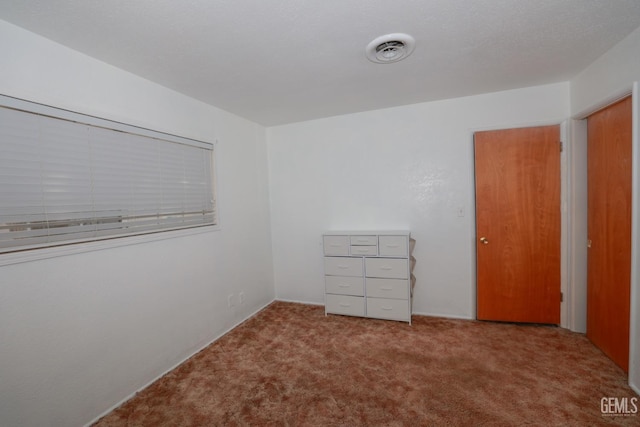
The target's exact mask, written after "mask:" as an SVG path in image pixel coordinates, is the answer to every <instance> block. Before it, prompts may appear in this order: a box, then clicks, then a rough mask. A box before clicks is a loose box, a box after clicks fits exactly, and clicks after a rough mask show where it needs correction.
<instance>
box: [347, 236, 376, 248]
mask: <svg viewBox="0 0 640 427" xmlns="http://www.w3.org/2000/svg"><path fill="white" fill-rule="evenodd" d="M351 244H352V245H358V246H373V245H377V244H378V236H351Z"/></svg>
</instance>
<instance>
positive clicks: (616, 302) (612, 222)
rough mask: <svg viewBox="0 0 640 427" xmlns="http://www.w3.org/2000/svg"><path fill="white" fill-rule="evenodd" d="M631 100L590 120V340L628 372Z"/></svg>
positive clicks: (588, 327) (588, 170) (588, 306)
mask: <svg viewBox="0 0 640 427" xmlns="http://www.w3.org/2000/svg"><path fill="white" fill-rule="evenodd" d="M631 117H632V112H631V97H629V98H625V99H624V100H622V101H620V102H618V103H616V104H614V105H611V106H609V107H607V108H605V109H604V110H601V111H599V112H597V113H594V114H593V115H591V116H589V118H588V119H587V132H588V135H587V140H588V149H587V155H588V161H587V179H588V182H587V185H588V190H587V194H588V208H587V216H588V225H587V227H588V239H589V241H590V244H589V245H588V246H589V249H588V267H587V337H588V338H589V339H590V340H591V341H592V342H593V343H594V344H595V345H596V346H598V347H599V348H600V349H602V351H603V352H604V353H605V354H607V355H608V356H609V357H610V358H611V359H612V360H613V361H614V362H615V363H616V364H618V365H619V366H620V367H621V368H622V369H624V370H625V371H628V369H629V310H630V308H629V306H630V297H629V292H630V285H631Z"/></svg>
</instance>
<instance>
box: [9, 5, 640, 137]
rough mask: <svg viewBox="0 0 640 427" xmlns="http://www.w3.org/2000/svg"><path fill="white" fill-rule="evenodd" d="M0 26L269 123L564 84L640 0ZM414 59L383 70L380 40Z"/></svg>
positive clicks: (174, 14)
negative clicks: (404, 41)
mask: <svg viewBox="0 0 640 427" xmlns="http://www.w3.org/2000/svg"><path fill="white" fill-rule="evenodd" d="M0 19H3V20H5V21H7V22H11V23H13V24H15V25H18V26H21V27H23V28H25V29H27V30H30V31H32V32H35V33H37V34H40V35H42V36H44V37H47V38H49V39H51V40H54V41H57V42H59V43H61V44H63V45H66V46H68V47H70V48H72V49H75V50H78V51H80V52H83V53H85V54H87V55H90V56H92V57H95V58H97V59H100V60H102V61H104V62H107V63H110V64H112V65H115V66H117V67H119V68H122V69H125V70H127V71H130V72H132V73H135V74H137V75H139V76H142V77H145V78H147V79H149V80H152V81H155V82H157V83H159V84H162V85H164V86H166V87H169V88H172V89H174V90H176V91H179V92H181V93H183V94H186V95H189V96H191V97H194V98H197V99H199V100H202V101H204V102H207V103H209V104H212V105H215V106H217V107H220V108H222V109H225V110H227V111H230V112H233V113H235V114H238V115H240V116H243V117H246V118H248V119H250V120H253V121H255V122H257V123H260V124H263V125H267V126H269V125H277V124H284V123H290V122H296V121H302V120H308V119H314V118H319V117H326V116H332V115H338V114H345V113H351V112H357V111H364V110H371V109H377V108H384V107H390V106H396V105H404V104H411V103H416V102H423V101H432V100H437V99H444V98H453V97H458V96H465V95H473V94H478V93H485V92H492V91H498V90H506V89H512V88H518V87H526V86H533V85H538V84H546V83H553V82H558V81H565V80H568V79H570V78H571V77H573V76H574V75H575V74H577V73H578V72H579V71H581V70H582V69H584V68H585V67H586V66H587V65H588V64H589V63H591V62H592V61H593V60H595V59H596V58H597V57H598V56H600V55H601V54H603V53H604V52H605V51H606V50H607V49H609V48H610V47H611V46H613V45H614V44H615V43H616V42H618V41H619V40H621V39H622V38H624V37H625V36H626V35H627V34H629V33H630V32H632V31H633V30H634V29H635V28H637V27H638V26H640V0H323V1H312V0H306V1H303V0H181V1H176V0H136V1H132V0H109V1H107V0H2V1H1V2H0ZM395 32H404V33H408V34H410V35H412V36H413V37H414V38H415V39H416V48H415V51H414V52H413V54H412V55H411V56H410V57H409V58H407V59H406V60H404V61H401V62H397V63H393V64H374V63H371V62H369V61H368V60H367V59H366V58H365V54H364V49H365V47H366V45H367V44H368V43H369V42H370V41H371V40H372V39H374V38H376V37H378V36H380V35H383V34H387V33H395Z"/></svg>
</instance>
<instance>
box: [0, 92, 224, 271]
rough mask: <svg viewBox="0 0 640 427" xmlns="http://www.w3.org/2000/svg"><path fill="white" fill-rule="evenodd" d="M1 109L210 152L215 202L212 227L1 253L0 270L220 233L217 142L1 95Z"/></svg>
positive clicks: (197, 227) (158, 231)
mask: <svg viewBox="0 0 640 427" xmlns="http://www.w3.org/2000/svg"><path fill="white" fill-rule="evenodd" d="M0 106H1V107H6V108H11V109H14V110H18V111H23V112H25V113H32V114H38V115H42V116H46V117H51V118H55V119H61V120H66V121H71V122H76V123H79V124H82V125H89V126H95V127H100V128H105V129H109V130H114V131H120V132H124V133H128V134H134V135H139V136H144V137H148V138H156V139H163V140H166V141H170V142H175V143H179V144H185V145H190V146H195V147H199V148H206V149H208V150H210V155H211V181H212V182H211V189H212V197H213V200H214V218H215V223H214V224H207V225H200V226H195V227H189V228H180V229H170V230H157V231H152V232H148V233H145V234H134V235H126V234H125V235H121V236H117V235H114V236H109V237H107V238H101V239H100V238H99V239H91V240H87V241H69V242H60V243H59V244H56V245H52V246H43V247H35V248H24V249H17V250H16V251H13V252H5V253H0V266H3V265H10V264H17V263H23V262H28V261H33V260H39V259H46V258H52V257H57V256H66V255H72V254H77V253H85V252H91V251H96V250H103V249H109V248H116V247H120V246H130V245H137V244H141V243H147V242H155V241H160V240H166V239H174V238H180V237H185V236H191V235H196V234H204V233H211V232H214V231H218V230H220V210H219V207H218V189H217V181H218V180H217V171H218V168H217V162H216V157H217V155H216V154H217V152H216V150H217V146H218V141H217V140H215V141H214V142H213V143H210V142H205V141H199V140H195V139H191V138H185V137H182V136H178V135H174V134H169V133H166V132H160V131H156V130H152V129H148V128H143V127H140V126H135V125H131V124H127V123H123V122H118V121H114V120H109V119H105V118H101V117H97V116H92V115H88V114H83V113H78V112H75V111H71V110H67V109H62V108H58V107H53V106H49V105H45V104H40V103H36V102H32V101H27V100H24V99H20V98H15V97H11V96H7V95H3V94H0Z"/></svg>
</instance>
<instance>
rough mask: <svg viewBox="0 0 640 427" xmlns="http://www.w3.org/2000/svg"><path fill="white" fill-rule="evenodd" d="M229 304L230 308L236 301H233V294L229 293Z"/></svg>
mask: <svg viewBox="0 0 640 427" xmlns="http://www.w3.org/2000/svg"><path fill="white" fill-rule="evenodd" d="M227 305H228V306H229V308H231V307H233V306H235V304H234V302H233V294H231V295H229V296H228V297H227Z"/></svg>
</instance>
